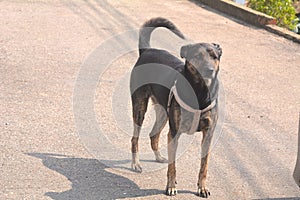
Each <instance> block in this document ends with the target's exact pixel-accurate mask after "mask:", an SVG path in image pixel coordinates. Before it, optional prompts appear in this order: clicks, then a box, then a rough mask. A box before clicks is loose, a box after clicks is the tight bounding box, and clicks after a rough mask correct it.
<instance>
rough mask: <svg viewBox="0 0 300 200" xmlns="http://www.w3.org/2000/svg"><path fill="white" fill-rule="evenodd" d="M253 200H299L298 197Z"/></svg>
mask: <svg viewBox="0 0 300 200" xmlns="http://www.w3.org/2000/svg"><path fill="white" fill-rule="evenodd" d="M253 200H299V197H283V198H266V199H253Z"/></svg>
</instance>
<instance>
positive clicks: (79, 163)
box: [27, 153, 162, 200]
mask: <svg viewBox="0 0 300 200" xmlns="http://www.w3.org/2000/svg"><path fill="white" fill-rule="evenodd" d="M27 155H29V156H33V157H36V158H39V159H42V162H43V164H44V165H45V166H46V167H48V168H49V169H51V170H54V171H56V172H58V173H60V174H62V175H64V176H65V177H66V178H67V179H68V180H69V181H70V182H71V183H72V188H71V189H70V190H67V191H63V192H47V193H45V196H48V197H50V198H52V199H57V200H63V199H122V198H130V197H141V196H151V195H156V194H161V193H162V191H160V190H153V189H149V190H147V189H140V188H139V187H138V185H137V184H135V183H134V182H133V181H131V180H129V179H128V178H125V177H123V176H120V175H116V174H114V173H111V172H108V171H107V170H105V169H106V168H107V167H106V166H105V165H104V164H102V163H101V162H100V161H98V160H96V159H86V158H74V157H68V156H64V155H58V154H46V153H28V154H27ZM118 162H128V161H118ZM118 164H119V163H118Z"/></svg>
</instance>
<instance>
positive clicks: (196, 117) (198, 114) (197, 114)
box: [168, 84, 216, 135]
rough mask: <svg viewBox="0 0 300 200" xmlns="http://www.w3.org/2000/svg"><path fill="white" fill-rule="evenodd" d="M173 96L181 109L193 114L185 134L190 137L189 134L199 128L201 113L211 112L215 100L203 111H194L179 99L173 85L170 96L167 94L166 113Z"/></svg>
mask: <svg viewBox="0 0 300 200" xmlns="http://www.w3.org/2000/svg"><path fill="white" fill-rule="evenodd" d="M173 96H174V97H175V99H176V101H177V103H178V104H179V105H180V106H181V107H182V108H183V109H185V110H186V111H188V112H190V113H194V117H193V120H192V124H191V128H190V129H189V131H188V132H187V134H189V135H191V134H193V133H195V132H196V131H197V129H198V126H199V120H200V117H201V113H204V112H207V111H209V110H211V109H212V108H213V107H215V105H216V100H214V101H213V102H211V104H210V105H209V106H207V107H206V108H204V109H203V110H197V109H194V108H192V107H190V106H189V105H187V104H186V103H185V102H184V101H183V100H182V99H181V98H180V97H179V95H178V93H177V89H176V84H174V85H173V87H172V88H171V89H170V94H169V99H168V112H169V108H170V105H171V100H172V98H173Z"/></svg>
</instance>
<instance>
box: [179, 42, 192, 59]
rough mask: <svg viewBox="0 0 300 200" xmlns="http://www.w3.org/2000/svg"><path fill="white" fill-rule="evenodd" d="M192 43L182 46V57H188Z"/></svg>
mask: <svg viewBox="0 0 300 200" xmlns="http://www.w3.org/2000/svg"><path fill="white" fill-rule="evenodd" d="M190 46H191V45H190V44H188V45H185V46H182V47H181V49H180V57H181V58H186V57H187V54H188V50H189V48H190Z"/></svg>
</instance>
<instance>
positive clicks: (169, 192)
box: [166, 187, 177, 196]
mask: <svg viewBox="0 0 300 200" xmlns="http://www.w3.org/2000/svg"><path fill="white" fill-rule="evenodd" d="M176 194H177V189H176V188H175V187H168V188H167V189H166V195H168V196H175V195H176Z"/></svg>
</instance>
